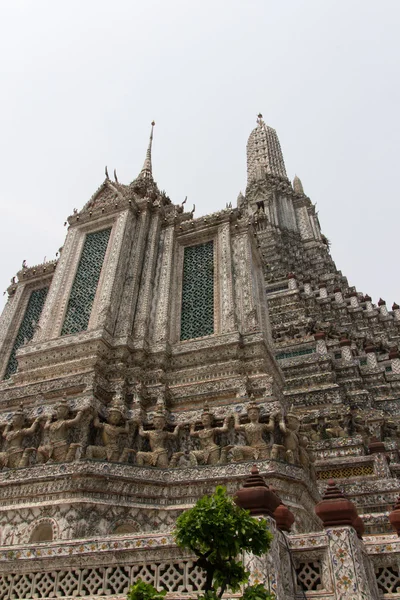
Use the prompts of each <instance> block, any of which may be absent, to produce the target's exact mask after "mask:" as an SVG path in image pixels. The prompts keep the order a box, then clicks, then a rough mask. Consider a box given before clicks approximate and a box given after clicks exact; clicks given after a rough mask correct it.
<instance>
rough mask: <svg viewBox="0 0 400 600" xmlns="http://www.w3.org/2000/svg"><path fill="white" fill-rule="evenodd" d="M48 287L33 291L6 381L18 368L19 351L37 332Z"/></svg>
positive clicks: (11, 355)
mask: <svg viewBox="0 0 400 600" xmlns="http://www.w3.org/2000/svg"><path fill="white" fill-rule="evenodd" d="M48 289H49V288H47V287H45V288H41V289H40V290H33V292H32V293H31V295H30V297H29V301H28V306H27V307H26V310H25V314H24V318H23V319H22V323H21V325H20V327H19V330H18V333H17V337H16V338H15V342H14V346H13V349H12V350H11V354H10V358H9V361H8V365H7V369H6V372H5V374H4V379H9V377H11V375H13V374H14V373H15V372H16V371H17V368H18V362H17V358H16V356H15V355H16V353H17V350H18V349H19V348H20V347H21V346H23V345H24V344H26V343H27V342H30V341H31V339H32V338H33V334H34V332H35V326H36V324H37V322H38V321H39V318H40V315H41V313H42V310H43V306H44V301H45V300H46V296H47V292H48Z"/></svg>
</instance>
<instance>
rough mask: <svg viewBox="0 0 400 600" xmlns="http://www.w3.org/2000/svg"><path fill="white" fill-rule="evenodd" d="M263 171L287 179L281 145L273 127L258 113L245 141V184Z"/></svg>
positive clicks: (259, 175)
mask: <svg viewBox="0 0 400 600" xmlns="http://www.w3.org/2000/svg"><path fill="white" fill-rule="evenodd" d="M264 173H268V174H269V175H275V176H276V177H281V178H282V179H287V175H286V169H285V163H284V161H283V156H282V150H281V145H280V143H279V139H278V136H277V134H276V131H275V129H272V127H269V126H268V125H266V124H265V121H264V120H263V116H262V114H261V113H259V115H258V118H257V127H256V128H255V129H253V131H252V132H251V134H250V137H249V139H248V142H247V184H249V183H250V182H251V181H254V180H255V179H259V178H260V177H262V176H263V174H264Z"/></svg>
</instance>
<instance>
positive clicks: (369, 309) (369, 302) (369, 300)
mask: <svg viewBox="0 0 400 600" xmlns="http://www.w3.org/2000/svg"><path fill="white" fill-rule="evenodd" d="M364 302H365V307H366V310H367V312H369V313H371V312H374V307H373V306H372V298H371V296H368V294H366V295H365V296H364Z"/></svg>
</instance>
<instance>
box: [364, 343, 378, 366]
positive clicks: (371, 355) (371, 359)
mask: <svg viewBox="0 0 400 600" xmlns="http://www.w3.org/2000/svg"><path fill="white" fill-rule="evenodd" d="M375 350H376V349H375V346H372V345H370V346H366V347H365V353H366V355H367V367H368V368H369V369H377V368H378V361H377V358H376V354H375Z"/></svg>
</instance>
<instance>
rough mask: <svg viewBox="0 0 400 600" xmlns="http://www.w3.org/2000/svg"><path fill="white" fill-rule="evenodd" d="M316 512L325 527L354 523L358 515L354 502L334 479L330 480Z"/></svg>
mask: <svg viewBox="0 0 400 600" xmlns="http://www.w3.org/2000/svg"><path fill="white" fill-rule="evenodd" d="M315 512H316V514H317V516H318V517H319V518H320V519H321V521H322V522H323V524H324V527H335V526H340V525H353V523H354V521H355V519H356V518H357V516H358V515H357V510H356V507H355V506H354V504H353V502H351V501H350V500H348V499H347V498H346V496H345V495H344V494H343V493H342V492H341V491H340V490H339V488H338V487H337V486H336V484H335V482H334V481H333V480H332V479H331V480H329V482H328V487H327V488H326V491H325V494H324V496H323V498H322V500H321V502H319V503H318V504H317V505H316V507H315Z"/></svg>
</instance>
